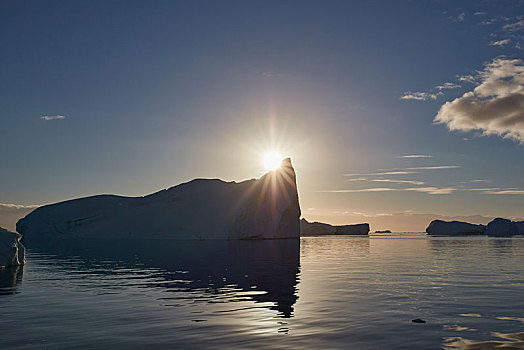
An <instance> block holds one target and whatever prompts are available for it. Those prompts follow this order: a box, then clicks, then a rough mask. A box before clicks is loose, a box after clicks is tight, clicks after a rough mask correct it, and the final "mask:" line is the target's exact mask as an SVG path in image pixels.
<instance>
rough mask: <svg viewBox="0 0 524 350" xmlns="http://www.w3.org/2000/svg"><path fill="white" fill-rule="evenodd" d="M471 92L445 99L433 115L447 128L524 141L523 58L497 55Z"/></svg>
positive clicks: (481, 74) (436, 120) (481, 73)
mask: <svg viewBox="0 0 524 350" xmlns="http://www.w3.org/2000/svg"><path fill="white" fill-rule="evenodd" d="M480 77H481V80H482V82H481V83H480V84H479V85H478V86H477V87H475V89H474V90H473V91H469V92H466V93H465V94H464V95H462V97H459V98H456V99H455V100H453V101H450V102H446V103H445V104H444V105H442V106H441V107H440V110H439V112H438V114H437V116H436V117H435V119H434V121H435V122H436V123H440V124H445V125H446V126H447V128H448V129H449V130H450V131H456V130H458V131H473V130H480V131H481V132H482V133H483V135H499V136H501V137H505V138H511V139H514V140H517V141H520V142H521V143H524V61H523V60H521V59H505V58H496V59H494V60H493V61H492V62H491V63H489V64H487V65H486V67H485V68H484V70H483V71H482V72H480Z"/></svg>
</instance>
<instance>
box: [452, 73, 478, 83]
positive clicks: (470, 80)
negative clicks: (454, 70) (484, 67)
mask: <svg viewBox="0 0 524 350" xmlns="http://www.w3.org/2000/svg"><path fill="white" fill-rule="evenodd" d="M457 79H458V80H459V81H465V82H468V83H476V82H477V79H475V77H474V76H473V75H457Z"/></svg>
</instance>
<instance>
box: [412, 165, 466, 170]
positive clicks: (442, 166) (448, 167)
mask: <svg viewBox="0 0 524 350" xmlns="http://www.w3.org/2000/svg"><path fill="white" fill-rule="evenodd" d="M458 168H462V166H460V165H434V166H419V167H414V168H406V169H408V170H439V169H458Z"/></svg>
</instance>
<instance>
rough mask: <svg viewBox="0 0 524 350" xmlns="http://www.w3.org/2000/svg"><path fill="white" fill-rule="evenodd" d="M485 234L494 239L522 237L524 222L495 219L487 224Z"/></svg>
mask: <svg viewBox="0 0 524 350" xmlns="http://www.w3.org/2000/svg"><path fill="white" fill-rule="evenodd" d="M486 234H487V235H488V236H495V237H507V236H515V235H524V221H511V220H508V219H503V218H496V219H495V220H493V221H491V222H490V223H489V224H488V227H487V228H486Z"/></svg>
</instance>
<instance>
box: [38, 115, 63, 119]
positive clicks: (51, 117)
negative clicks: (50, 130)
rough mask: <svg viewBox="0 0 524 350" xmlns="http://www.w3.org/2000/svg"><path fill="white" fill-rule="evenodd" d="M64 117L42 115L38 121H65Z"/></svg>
mask: <svg viewBox="0 0 524 350" xmlns="http://www.w3.org/2000/svg"><path fill="white" fill-rule="evenodd" d="M65 118H66V117H65V116H63V115H44V116H41V117H40V119H43V120H55V119H65Z"/></svg>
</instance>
